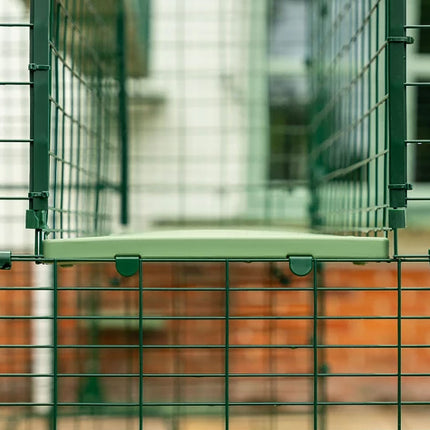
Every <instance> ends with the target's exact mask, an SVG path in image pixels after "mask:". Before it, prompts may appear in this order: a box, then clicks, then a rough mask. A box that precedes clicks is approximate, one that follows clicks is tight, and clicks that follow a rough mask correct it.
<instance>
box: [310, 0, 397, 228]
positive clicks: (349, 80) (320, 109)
mask: <svg viewBox="0 0 430 430" xmlns="http://www.w3.org/2000/svg"><path fill="white" fill-rule="evenodd" d="M386 4H387V2H386V1H380V0H376V1H371V0H369V1H363V2H357V1H332V2H322V1H320V2H313V15H312V22H311V31H312V36H311V40H312V82H313V97H314V99H313V100H314V103H313V113H312V133H313V142H312V146H311V154H310V157H311V163H312V165H313V169H312V173H313V178H312V179H313V184H312V185H313V187H314V190H315V196H314V202H313V207H312V209H313V223H314V225H315V226H317V227H320V228H321V227H322V228H323V229H329V230H332V231H342V232H362V233H369V232H377V231H383V230H386V229H387V227H388V220H387V207H388V206H389V202H388V192H387V190H388V149H389V145H388V125H387V120H388V83H387V76H388V75H387V49H388V44H387V32H388V29H387V11H386V7H387V6H386Z"/></svg>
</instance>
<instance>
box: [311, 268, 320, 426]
mask: <svg viewBox="0 0 430 430" xmlns="http://www.w3.org/2000/svg"><path fill="white" fill-rule="evenodd" d="M313 275H314V285H313V329H312V332H313V335H312V349H313V367H314V370H313V382H314V383H313V430H318V340H319V339H318V275H317V262H316V260H314V261H313Z"/></svg>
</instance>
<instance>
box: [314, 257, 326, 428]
mask: <svg viewBox="0 0 430 430" xmlns="http://www.w3.org/2000/svg"><path fill="white" fill-rule="evenodd" d="M315 276H316V277H318V279H317V285H320V286H321V287H325V286H326V285H325V283H324V279H325V278H324V267H323V263H318V262H316V263H315ZM326 295H327V292H326V291H324V290H321V291H320V292H319V293H318V297H317V304H318V310H319V316H323V317H324V316H325V315H326ZM326 328H327V321H326V320H324V319H323V320H321V322H320V325H319V327H318V344H319V345H324V340H325V337H326V336H325V335H326ZM319 358H320V362H319V363H318V371H319V372H320V374H321V381H320V384H319V387H318V389H319V392H320V397H321V400H322V402H324V404H323V405H321V406H320V420H319V425H320V430H326V428H327V409H328V408H327V404H326V402H327V378H326V376H325V375H327V374H328V373H329V368H328V365H327V349H326V348H324V347H323V348H322V349H321V350H320V351H319Z"/></svg>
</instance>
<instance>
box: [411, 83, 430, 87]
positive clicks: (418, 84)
mask: <svg viewBox="0 0 430 430" xmlns="http://www.w3.org/2000/svg"><path fill="white" fill-rule="evenodd" d="M405 86H406V87H430V82H406V83H405Z"/></svg>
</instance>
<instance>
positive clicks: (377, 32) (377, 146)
mask: <svg viewBox="0 0 430 430" xmlns="http://www.w3.org/2000/svg"><path fill="white" fill-rule="evenodd" d="M375 14H376V15H375V20H376V28H375V51H377V50H378V49H379V19H380V18H379V3H377V5H376V11H375ZM374 79H375V104H376V103H378V100H379V55H378V56H377V57H376V58H375V76H374ZM375 154H379V107H377V108H376V110H375ZM379 204H380V200H379V159H378V160H375V208H376V210H375V221H374V222H375V227H378V226H379V224H378V218H379V216H378V215H379V214H378V211H379ZM375 235H376V233H375Z"/></svg>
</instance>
